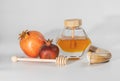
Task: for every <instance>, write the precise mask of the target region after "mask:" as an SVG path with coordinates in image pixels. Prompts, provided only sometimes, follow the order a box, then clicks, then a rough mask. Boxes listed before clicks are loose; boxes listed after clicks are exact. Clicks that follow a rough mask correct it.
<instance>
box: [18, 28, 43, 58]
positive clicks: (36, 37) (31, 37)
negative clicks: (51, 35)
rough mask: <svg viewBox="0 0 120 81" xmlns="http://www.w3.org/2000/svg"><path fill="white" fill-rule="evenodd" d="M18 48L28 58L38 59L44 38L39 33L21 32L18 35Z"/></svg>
mask: <svg viewBox="0 0 120 81" xmlns="http://www.w3.org/2000/svg"><path fill="white" fill-rule="evenodd" d="M19 35H20V36H19V39H20V47H21V49H22V50H23V52H24V53H25V54H26V55H27V56H29V57H38V56H39V49H40V47H41V46H42V45H43V44H44V43H45V39H44V36H43V35H42V34H41V33H40V32H39V31H33V30H32V31H28V30H26V31H23V32H22V33H21V34H19Z"/></svg>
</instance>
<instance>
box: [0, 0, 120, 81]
mask: <svg viewBox="0 0 120 81" xmlns="http://www.w3.org/2000/svg"><path fill="white" fill-rule="evenodd" d="M70 18H80V19H82V20H83V25H82V27H83V28H84V29H85V31H86V32H87V34H88V36H89V37H90V39H91V40H92V43H93V45H96V46H98V47H101V48H104V49H107V50H109V51H111V53H112V59H111V61H110V62H109V63H105V64H97V65H88V63H87V62H84V61H78V62H74V63H72V64H69V65H67V66H65V67H62V68H58V67H56V66H55V65H54V64H48V63H47V64H44V63H12V62H11V60H10V58H11V56H12V55H18V56H25V54H24V53H23V52H22V50H21V49H20V47H19V40H18V34H19V33H21V31H23V30H26V29H28V30H38V31H40V32H41V33H43V34H44V35H45V36H46V37H47V35H48V34H49V33H51V32H53V31H54V32H56V33H58V31H59V29H62V28H64V25H63V22H64V20H65V19H70ZM119 34H120V1H119V0H0V81H8V80H9V81H73V80H74V81H88V80H89V81H105V80H106V81H113V80H115V81H119V80H120V77H119V75H120V70H119V69H120V54H119V53H120V36H119Z"/></svg>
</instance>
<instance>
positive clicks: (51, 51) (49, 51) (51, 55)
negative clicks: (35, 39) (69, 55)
mask: <svg viewBox="0 0 120 81" xmlns="http://www.w3.org/2000/svg"><path fill="white" fill-rule="evenodd" d="M39 55H40V58H41V59H55V58H56V57H58V55H59V48H58V47H57V45H55V44H52V40H49V39H48V40H47V41H45V44H44V45H43V46H42V47H41V49H40V52H39Z"/></svg>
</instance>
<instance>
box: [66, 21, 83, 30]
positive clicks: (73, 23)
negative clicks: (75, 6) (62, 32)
mask: <svg viewBox="0 0 120 81" xmlns="http://www.w3.org/2000/svg"><path fill="white" fill-rule="evenodd" d="M80 25H82V20H81V19H67V20H65V21H64V26H65V27H71V28H72V27H79V26H80Z"/></svg>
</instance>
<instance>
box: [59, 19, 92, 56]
mask: <svg viewBox="0 0 120 81" xmlns="http://www.w3.org/2000/svg"><path fill="white" fill-rule="evenodd" d="M81 25H82V21H81V20H80V19H67V20H65V21H64V26H65V28H64V29H63V31H62V32H61V34H60V36H59V37H58V39H57V45H58V47H59V48H60V50H61V52H62V54H63V55H65V56H67V57H68V56H69V57H81V56H82V55H83V54H84V52H85V51H86V50H87V48H89V46H90V44H91V41H90V39H89V38H88V36H87V34H86V32H85V31H84V29H83V28H81V27H80V26H81Z"/></svg>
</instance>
